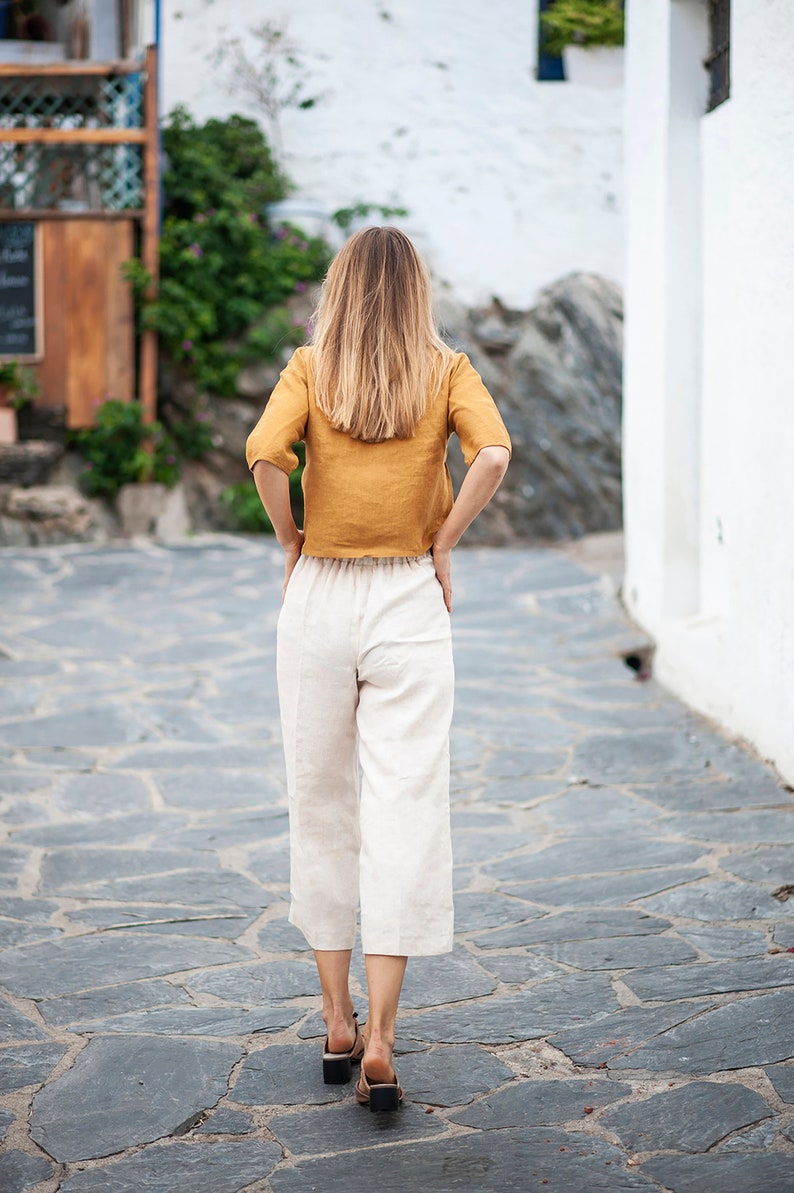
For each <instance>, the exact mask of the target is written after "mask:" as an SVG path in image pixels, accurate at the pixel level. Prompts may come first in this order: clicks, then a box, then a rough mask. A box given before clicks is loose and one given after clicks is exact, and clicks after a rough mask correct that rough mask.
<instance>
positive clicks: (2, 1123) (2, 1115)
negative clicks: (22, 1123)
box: [0, 1108, 14, 1143]
mask: <svg viewBox="0 0 794 1193" xmlns="http://www.w3.org/2000/svg"><path fill="white" fill-rule="evenodd" d="M13 1121H14V1116H13V1114H12V1113H11V1111H10V1110H3V1109H2V1108H0V1143H2V1141H3V1140H4V1139H5V1137H6V1132H7V1130H8V1128H9V1127H10V1126H11V1124H12V1123H13Z"/></svg>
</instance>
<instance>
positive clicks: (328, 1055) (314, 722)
mask: <svg viewBox="0 0 794 1193" xmlns="http://www.w3.org/2000/svg"><path fill="white" fill-rule="evenodd" d="M453 432H455V433H456V434H457V435H458V438H459V439H460V443H461V447H462V449H463V455H464V457H465V460H466V463H467V464H468V465H469V470H468V472H467V474H466V477H465V479H464V481H463V484H462V485H461V489H460V492H459V494H458V497H457V500H455V501H454V503H453V494H452V483H451V480H450V476H449V472H448V470H447V468H446V463H445V460H446V451H447V443H448V440H449V437H450V435H451V434H452V433H453ZM299 440H303V441H304V442H305V444H306V467H305V470H304V473H303V491H304V499H305V520H304V529H303V530H302V531H301V530H299V529H298V528H297V526H296V525H295V522H294V520H293V517H292V512H291V510H290V501H289V483H288V478H289V474H290V472H292V470H293V469H294V468H295V467H296V465H297V462H298V461H297V457H296V455H295V453H294V451H293V444H295V443H296V442H298V441H299ZM246 456H247V460H248V465H249V467H250V468H251V469H252V470H253V474H254V479H255V481H256V486H257V489H258V491H259V495H260V497H261V499H262V503H263V504H264V506H265V509H266V510H267V513H268V516H269V517H270V520H271V522H272V523H273V527H274V529H275V532H276V536H277V538H278V541H279V543H280V544H281V546H282V547H283V549H284V555H285V563H286V567H285V578H284V594H283V605H282V609H281V614H280V617H279V625H278V664H277V667H278V688H279V702H280V707H281V723H282V731H283V737H284V752H285V758H286V769H287V787H288V792H289V818H290V854H291V883H290V885H291V905H290V917H289V918H290V921H291V922H292V923H293V924H296V925H297V926H298V927H299V928H300V929H301V930H302V932H303V933H304V935H305V937H306V940H307V941H308V943H309V945H310V946H311V948H312V949H313V950H314V956H315V959H316V962H317V969H318V972H319V975H320V984H321V986H322V994H323V1019H324V1021H325V1025H326V1028H327V1031H328V1034H327V1037H326V1041H325V1049H324V1053H323V1073H324V1077H325V1080H326V1082H329V1083H334V1082H339V1083H342V1082H346V1081H349V1080H350V1077H351V1064H352V1063H354V1062H357V1061H359V1060H360V1061H362V1065H361V1074H360V1077H359V1081H358V1084H357V1085H356V1090H355V1092H356V1097H357V1099H358V1101H359V1102H360V1103H362V1104H365V1105H369V1106H370V1108H371V1109H372V1110H396V1109H397V1108H398V1106H399V1104H400V1102H401V1100H402V1097H403V1091H402V1089H401V1087H400V1084H399V1081H398V1079H397V1074H396V1072H395V1070H394V1064H393V1060H392V1053H393V1048H394V1034H395V1021H396V1017H397V1006H398V1002H399V997H400V989H401V987H402V981H403V975H404V973H405V966H406V961H407V958H408V957H419V956H426V955H429V954H435V953H446V952H449V951H450V950H451V948H452V932H453V921H452V915H453V913H452V853H451V848H450V823H449V728H450V721H451V717H452V696H453V679H454V676H453V669H452V649H451V637H450V619H449V613H450V611H451V609H452V582H451V578H450V553H451V551H452V548H453V547H454V546H455V545H456V544H457V542H458V540H459V539H460V537H461V535H462V534H463V532H464V530H465V529H466V527H467V526H469V524H470V523H471V522H472V521H473V520H474V518H476V516H477V514H478V513H480V511H481V510H482V509H483V508H484V507H485V506H486V505H487V503H488V501H489V500H490V499H491V497H492V496H493V494H494V493H495V491H496V489H497V488H498V486H499V484H500V482H501V480H502V477H503V475H504V473H505V470H506V468H507V464H508V460H509V458H510V439H509V437H508V434H507V431H506V430H505V427H504V424H503V422H502V420H501V418H500V417H499V413H498V411H497V409H496V406H495V405H494V403H493V400H492V399H491V397H490V395H489V394H488V392H487V390H486V389H485V387H484V386H483V383H482V381H481V380H480V377H479V375H478V374H477V373H476V372H475V370H474V368H473V367H472V365H471V364H470V362H469V360H468V358H467V357H466V356H465V355H463V353H453V352H452V351H451V350H450V349H449V348H448V347H447V346H446V344H444V342H443V341H442V340H441V339H440V337H439V335H438V332H437V330H436V327H435V324H434V321H433V315H432V310H431V296H430V280H429V277H428V274H427V271H426V269H425V267H424V265H423V264H422V262H421V260H420V259H419V257H418V255H417V253H416V250H415V249H414V247H413V245H412V244H411V242H410V240H409V239H408V238H407V237H406V236H405V235H404V234H403V233H402V232H400V231H399V230H398V229H396V228H365V229H363V230H362V231H360V232H357V233H356V235H355V236H353V237H352V238H351V239H350V240H349V241H348V242H347V244H346V245H345V246H344V248H343V249H342V250H341V252H340V253H339V254H338V255H337V256H336V257H335V259H334V260H333V262H332V263H331V266H330V268H329V270H328V276H327V278H326V280H325V283H324V286H323V292H322V297H321V300H320V305H319V308H318V311H317V315H316V320H315V329H314V335H313V339H312V342H311V344H310V345H308V346H306V347H304V348H298V350H297V351H296V352H295V353H294V355H293V357H292V359H291V360H290V362H289V364H288V365H287V367H286V368H285V369H284V371H283V372H282V374H281V379H280V381H279V382H278V384H277V386H276V388H275V389H274V390H273V393H272V395H271V397H270V400H269V402H268V404H267V407H266V409H265V412H264V414H263V415H262V417H261V418H260V420H259V422H258V423H257V425H256V427H255V428H254V430H253V431H252V432H251V435H250V437H249V439H248V443H247V448H246ZM359 773H360V774H361V783H360V790H359ZM359 905H360V913H361V944H362V948H363V951H364V954H365V961H366V972H367V986H368V992H369V1016H368V1019H367V1023H366V1026H365V1027H364V1028H363V1029H362V1031H361V1032H359V1029H358V1025H357V1023H356V1018H355V1015H354V1012H353V1003H352V1001H351V997H350V990H349V985H348V976H349V970H350V956H351V950H352V948H353V943H354V940H355V934H356V911H357V909H358V907H359Z"/></svg>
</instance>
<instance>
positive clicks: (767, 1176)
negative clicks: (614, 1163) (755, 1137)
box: [642, 1152, 794, 1193]
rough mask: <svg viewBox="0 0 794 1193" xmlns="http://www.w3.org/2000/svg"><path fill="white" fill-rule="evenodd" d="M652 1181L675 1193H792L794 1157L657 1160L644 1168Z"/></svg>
mask: <svg viewBox="0 0 794 1193" xmlns="http://www.w3.org/2000/svg"><path fill="white" fill-rule="evenodd" d="M642 1171H643V1172H646V1173H647V1174H648V1176H650V1177H651V1178H652V1179H653V1180H656V1181H658V1182H659V1183H660V1184H661V1185H664V1187H665V1188H668V1189H675V1193H704V1191H705V1190H706V1189H718V1190H719V1193H772V1190H774V1193H789V1190H791V1189H794V1156H784V1155H781V1154H780V1153H777V1154H776V1153H774V1152H773V1153H770V1154H769V1155H766V1156H759V1155H758V1153H757V1152H754V1153H751V1154H749V1155H740V1154H734V1153H730V1152H729V1153H727V1154H726V1153H723V1152H718V1153H715V1154H713V1155H708V1156H656V1157H654V1158H653V1159H651V1160H646V1162H645V1163H644V1164H643V1165H642Z"/></svg>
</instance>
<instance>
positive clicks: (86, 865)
mask: <svg viewBox="0 0 794 1193" xmlns="http://www.w3.org/2000/svg"><path fill="white" fill-rule="evenodd" d="M215 864H216V865H217V862H216V863H215ZM195 865H196V859H195V857H194V856H193V854H192V853H190V852H189V851H188V850H174V849H101V848H95V849H75V850H72V849H57V850H54V851H53V852H52V853H48V854H47V855H46V856H45V858H44V860H43V862H42V866H41V882H40V884H39V886H40V890H41V891H42V893H43V894H54V893H60V894H90V893H92V892H91V891H90V890H89V889H88V888H91V887H94V886H96V884H99V883H101V882H103V881H110V882H115V881H116V880H117V879H121V878H126V877H129V876H130V875H135V876H138V875H145V876H146V877H148V876H149V875H154V874H164V873H168V872H170V871H172V870H191V869H193V868H194V867H195ZM211 868H212V867H211V864H210V865H208V866H206V869H211Z"/></svg>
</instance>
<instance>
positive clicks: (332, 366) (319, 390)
mask: <svg viewBox="0 0 794 1193" xmlns="http://www.w3.org/2000/svg"><path fill="white" fill-rule="evenodd" d="M311 342H312V344H313V345H314V353H313V371H314V384H315V393H316V398H317V405H318V406H319V407H320V409H321V410H322V412H323V414H325V416H326V417H327V418H328V420H329V422H330V423H331V426H333V427H335V428H336V429H337V430H339V431H345V432H346V433H347V434H348V435H350V436H352V438H354V439H361V440H364V442H366V443H382V442H383V441H384V440H385V439H409V438H410V437H411V436H412V435H413V433H414V431H415V430H416V427H417V424H418V423H419V420H420V419H421V417H422V415H423V414H424V412H425V410H426V408H427V403H428V400H429V398H430V397H431V395H433V394H434V393H435V392H437V390H438V387H439V385H440V383H441V374H442V372H443V367H444V364H445V363H446V360H447V359H448V358H449V356H450V355H451V349H450V348H448V347H447V345H446V344H445V343H444V341H443V340H442V339H441V337H440V336H439V334H438V329H437V327H436V324H435V320H434V318H433V311H432V302H431V292H430V276H429V274H428V272H427V269H426V268H425V266H424V264H423V263H422V260H421V258H420V257H419V254H418V253H417V251H416V249H415V248H414V246H413V245H412V244H411V242H410V240H409V239H408V237H407V236H406V235H405V233H404V232H401V231H400V230H399V228H362V230H361V231H360V232H356V234H355V235H354V236H351V238H350V240H348V242H347V244H345V246H344V247H343V248H342V249H341V250H340V252H339V253H337V255H336V257H335V258H334V260H333V261H332V262H331V265H330V267H329V269H328V274H327V276H326V279H325V282H324V283H323V290H322V295H321V297H320V303H319V306H318V308H317V312H316V314H315V317H314V334H313V336H312V341H311Z"/></svg>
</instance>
